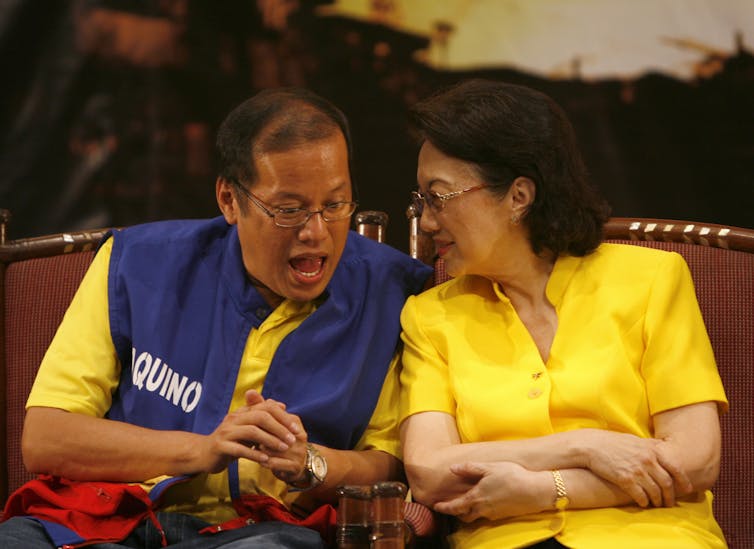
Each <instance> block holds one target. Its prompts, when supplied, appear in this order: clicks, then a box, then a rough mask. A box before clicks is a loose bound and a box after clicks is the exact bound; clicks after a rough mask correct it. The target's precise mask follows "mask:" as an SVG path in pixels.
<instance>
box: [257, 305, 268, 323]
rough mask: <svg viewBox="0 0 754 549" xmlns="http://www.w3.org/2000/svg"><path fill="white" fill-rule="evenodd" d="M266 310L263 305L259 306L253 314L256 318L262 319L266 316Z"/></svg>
mask: <svg viewBox="0 0 754 549" xmlns="http://www.w3.org/2000/svg"><path fill="white" fill-rule="evenodd" d="M267 312H268V311H267V309H266V308H264V307H259V308H258V309H257V310H256V312H255V313H254V314H255V315H256V317H257V318H258V319H259V320H264V319H265V317H267Z"/></svg>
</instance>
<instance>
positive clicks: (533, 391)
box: [529, 387, 542, 399]
mask: <svg viewBox="0 0 754 549" xmlns="http://www.w3.org/2000/svg"><path fill="white" fill-rule="evenodd" d="M541 394H542V389H537V388H536V387H535V388H533V389H529V398H531V399H535V398H538V397H539V396H540V395H541Z"/></svg>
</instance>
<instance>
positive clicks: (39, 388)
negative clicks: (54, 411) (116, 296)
mask: <svg viewBox="0 0 754 549" xmlns="http://www.w3.org/2000/svg"><path fill="white" fill-rule="evenodd" d="M111 253H112V239H109V240H108V241H107V242H105V243H104V244H103V245H102V247H101V248H100V249H99V251H98V252H97V255H96V256H95V257H94V260H93V261H92V264H91V265H90V267H89V269H88V271H87V272H86V274H85V275H84V278H83V280H82V281H81V285H80V286H79V288H78V290H77V291H76V294H75V295H74V297H73V300H72V301H71V304H70V305H69V307H68V310H67V311H66V313H65V316H64V317H63V321H62V322H61V324H60V326H59V327H58V330H57V332H56V334H55V337H54V338H53V340H52V343H51V344H50V347H49V348H48V349H47V352H46V353H45V356H44V358H43V359H42V363H41V365H40V367H39V371H38V373H37V377H36V379H35V381H34V385H33V386H32V389H31V393H30V394H29V398H28V400H27V402H26V408H27V409H28V408H31V407H34V406H44V407H49V408H60V409H63V410H66V411H69V412H74V413H79V414H85V415H89V416H95V417H103V416H104V415H105V413H106V412H107V410H109V409H110V405H111V403H112V394H113V392H114V391H115V389H116V387H117V385H118V382H119V378H120V363H119V362H118V358H117V355H116V352H115V346H114V345H113V342H112V338H111V336H110V319H109V315H108V299H107V279H108V270H109V265H110V255H111Z"/></svg>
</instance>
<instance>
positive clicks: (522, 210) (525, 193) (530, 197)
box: [509, 176, 537, 218]
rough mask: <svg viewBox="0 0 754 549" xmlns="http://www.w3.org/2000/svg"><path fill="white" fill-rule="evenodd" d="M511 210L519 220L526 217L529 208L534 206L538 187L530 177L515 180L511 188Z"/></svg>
mask: <svg viewBox="0 0 754 549" xmlns="http://www.w3.org/2000/svg"><path fill="white" fill-rule="evenodd" d="M509 193H510V196H511V208H512V209H513V213H514V214H515V215H517V216H518V217H519V218H521V217H523V216H525V215H526V212H528V211H529V208H530V207H531V205H532V204H534V198H535V197H536V196H537V186H536V185H535V184H534V181H532V180H531V179H530V178H528V177H524V176H519V177H517V178H516V179H514V180H513V183H511V187H510V191H509Z"/></svg>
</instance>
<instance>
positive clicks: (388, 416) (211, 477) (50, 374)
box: [26, 239, 400, 523]
mask: <svg viewBox="0 0 754 549" xmlns="http://www.w3.org/2000/svg"><path fill="white" fill-rule="evenodd" d="M111 252H112V239H110V240H108V241H107V242H105V244H104V245H103V246H102V248H101V249H100V250H99V252H98V253H97V255H96V256H95V258H94V261H93V262H92V265H91V267H90V268H89V270H88V271H87V273H86V275H85V277H84V279H83V280H82V282H81V286H80V287H79V289H78V291H77V292H76V295H75V296H74V298H73V301H72V302H71V305H70V307H69V308H68V310H67V312H66V314H65V317H64V318H63V322H62V323H61V325H60V327H59V329H58V331H57V333H56V335H55V338H54V339H53V341H52V343H51V345H50V347H49V349H48V351H47V353H46V354H45V357H44V359H43V360H42V364H41V366H40V368H39V373H38V374H37V377H36V379H35V381H34V386H33V387H32V390H31V393H30V395H29V399H28V400H27V403H26V407H27V408H29V407H32V406H46V407H52V408H61V409H63V410H67V411H69V412H73V413H79V414H86V415H90V416H94V417H103V416H104V415H105V413H106V412H107V411H108V410H109V408H110V405H111V403H112V394H113V392H114V391H115V389H116V388H117V386H118V381H119V378H120V371H121V365H120V362H119V361H118V359H117V355H116V353H115V347H114V346H113V342H112V340H111V338H110V320H109V316H108V312H107V311H108V298H107V278H108V267H109V263H110V255H111ZM315 308H316V307H315V305H314V303H311V302H295V301H290V300H286V301H284V302H283V303H282V304H280V305H279V306H278V307H277V308H276V309H275V310H274V311H273V312H272V313H271V314H270V316H269V317H267V319H265V321H264V322H263V323H262V324H261V325H260V326H259V328H257V329H252V330H251V333H250V334H249V337H248V339H247V342H246V347H245V349H244V353H243V356H242V358H241V367H240V369H239V373H238V379H237V381H236V386H235V389H234V392H233V398H232V402H231V405H230V410H233V409H236V408H239V407H241V406H243V405H244V404H245V401H244V393H245V392H246V391H247V390H248V389H256V390H258V391H261V390H262V386H263V384H264V379H265V376H266V374H267V370H268V369H269V366H270V363H271V361H272V357H273V355H274V354H275V350H276V349H277V347H278V345H279V344H280V342H281V341H282V340H283V338H285V336H286V335H288V334H289V333H290V332H291V331H293V330H294V329H296V327H298V326H299V324H301V322H303V321H304V319H305V318H306V317H307V316H308V315H309V314H311V313H312V312H314V310H315ZM398 364H399V361H398V355H396V357H395V358H394V359H393V361H392V363H391V365H390V369H389V371H388V373H387V376H386V378H385V383H384V385H383V388H382V392H381V393H380V398H379V401H378V403H377V407H376V409H375V411H374V413H373V415H372V418H371V420H370V422H369V425H368V427H367V429H366V431H365V432H364V435H363V436H362V437H361V439H360V441H359V442H358V443H357V445H356V447H355V449H356V450H368V449H376V450H382V451H384V452H388V453H390V454H392V455H394V456H396V457H400V448H399V446H400V443H399V437H398V431H397V414H396V410H397V408H398V403H399V397H400V385H399V383H398V374H399V366H398ZM239 477H240V478H241V491H242V493H246V494H255V493H256V494H266V495H270V496H272V497H275V498H277V499H278V500H280V501H283V502H285V503H287V504H288V505H291V504H292V503H293V502H294V501H296V502H297V503H298V504H301V505H303V506H308V502H307V501H306V499H307V497H306V493H300V492H297V493H292V494H289V493H288V490H287V485H286V484H285V483H284V482H281V481H280V480H278V479H277V478H275V477H274V476H273V474H272V473H271V472H270V471H269V470H268V469H265V468H264V467H260V466H258V465H257V464H256V463H255V462H252V461H249V460H245V459H242V460H240V461H239ZM156 480H159V479H156ZM156 480H155V481H156ZM145 484H146V486H149V485H150V484H152V482H147V483H145ZM166 503H167V504H168V505H169V507H167V509H166V510H168V511H180V512H184V513H190V514H192V515H195V516H198V517H200V518H202V519H204V520H206V521H207V522H211V523H219V522H224V521H226V520H229V519H232V518H234V517H235V516H236V513H235V511H234V510H233V508H232V505H231V502H230V495H229V489H228V474H227V472H222V473H217V474H205V475H198V476H197V477H195V478H194V479H192V480H191V481H190V482H188V483H186V484H182V485H178V486H175V487H174V488H171V490H170V491H169V492H168V493H167V495H166Z"/></svg>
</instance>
